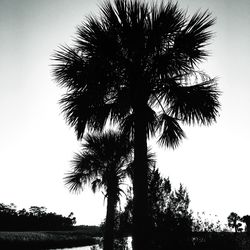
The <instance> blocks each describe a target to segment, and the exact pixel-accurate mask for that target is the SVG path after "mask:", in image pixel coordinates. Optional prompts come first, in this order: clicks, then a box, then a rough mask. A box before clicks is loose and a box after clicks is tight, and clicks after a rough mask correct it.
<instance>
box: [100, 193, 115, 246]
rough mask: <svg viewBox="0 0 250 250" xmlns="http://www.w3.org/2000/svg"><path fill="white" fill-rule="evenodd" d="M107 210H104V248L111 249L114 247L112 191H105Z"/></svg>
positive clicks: (113, 201) (113, 202)
mask: <svg viewBox="0 0 250 250" xmlns="http://www.w3.org/2000/svg"><path fill="white" fill-rule="evenodd" d="M107 196H108V198H107V212H106V223H105V229H104V241H103V249H104V250H113V248H114V224H115V223H114V221H115V207H116V197H115V195H113V194H112V193H111V194H110V193H108V192H107Z"/></svg>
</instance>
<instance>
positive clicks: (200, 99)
mask: <svg viewBox="0 0 250 250" xmlns="http://www.w3.org/2000/svg"><path fill="white" fill-rule="evenodd" d="M214 21H215V20H214V19H213V18H212V17H211V14H210V13H209V12H208V11H206V12H204V13H201V12H197V13H196V14H194V15H193V16H192V17H189V16H187V15H186V12H185V11H183V10H180V9H179V7H178V5H177V4H173V3H171V2H169V3H166V4H164V3H161V4H158V5H157V4H156V3H154V4H151V5H149V4H147V3H145V2H139V0H134V1H132V0H131V1H130V0H114V3H111V2H106V3H105V4H104V5H103V7H102V8H101V13H100V16H99V17H94V16H89V17H88V18H87V19H86V21H85V22H84V23H83V24H82V25H81V26H79V27H78V29H77V37H76V39H75V44H74V45H73V46H71V47H69V46H62V47H61V48H60V49H59V50H58V51H57V52H56V53H55V54H54V60H55V64H54V69H53V70H54V71H53V74H54V76H55V79H56V80H57V81H58V83H59V85H60V86H62V87H65V88H66V89H67V93H66V94H65V95H64V96H63V98H62V99H61V105H62V110H63V113H64V114H65V117H66V120H67V123H68V124H69V125H70V126H72V127H74V129H75V131H76V133H77V137H78V139H81V138H82V137H83V135H84V132H85V130H86V128H88V129H91V130H94V131H96V130H97V131H102V130H103V129H104V127H105V125H106V124H107V122H110V123H112V124H116V125H117V126H119V128H120V130H121V131H122V132H123V133H127V134H128V135H130V136H131V137H132V139H133V141H134V170H133V173H134V178H133V189H134V215H133V224H134V231H133V247H134V249H136V250H142V249H143V250H145V249H148V246H149V244H148V243H149V242H148V241H149V235H148V234H149V231H148V226H147V225H146V224H147V221H148V201H147V193H148V190H147V187H148V183H147V172H148V166H147V139H148V138H149V137H150V136H158V141H159V143H160V144H161V145H166V146H167V147H173V148H175V147H176V146H178V145H179V143H180V141H181V140H182V139H183V138H184V137H185V133H184V131H183V129H182V128H181V125H180V123H183V124H201V125H209V124H211V123H212V122H214V121H215V120H216V117H217V115H218V110H219V106H220V105H219V101H218V96H219V92H218V90H217V84H216V79H212V78H210V77H209V76H208V75H206V74H205V73H203V72H201V71H199V70H198V64H199V63H200V62H202V61H203V60H204V59H206V57H207V56H208V53H207V51H206V50H205V47H206V45H207V44H208V42H209V40H210V38H211V36H212V33H211V31H209V29H210V27H211V26H212V25H213V24H214Z"/></svg>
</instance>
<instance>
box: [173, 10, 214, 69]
mask: <svg viewBox="0 0 250 250" xmlns="http://www.w3.org/2000/svg"><path fill="white" fill-rule="evenodd" d="M214 23H215V19H214V18H212V17H211V13H209V12H208V11H206V12H204V13H201V12H197V13H196V14H195V15H193V16H192V17H191V19H190V21H189V22H188V23H187V25H186V27H185V28H184V29H183V30H182V32H180V33H179V34H178V35H177V37H176V39H175V43H174V49H175V50H176V51H178V52H179V54H178V56H181V55H183V56H184V58H186V59H188V60H189V61H190V63H191V65H196V64H197V63H198V62H200V61H202V60H203V59H205V58H206V57H207V55H208V52H207V51H206V50H204V47H205V46H206V45H207V44H208V41H209V40H210V39H211V37H212V32H211V31H209V30H208V29H209V28H210V27H211V26H212V25H214Z"/></svg>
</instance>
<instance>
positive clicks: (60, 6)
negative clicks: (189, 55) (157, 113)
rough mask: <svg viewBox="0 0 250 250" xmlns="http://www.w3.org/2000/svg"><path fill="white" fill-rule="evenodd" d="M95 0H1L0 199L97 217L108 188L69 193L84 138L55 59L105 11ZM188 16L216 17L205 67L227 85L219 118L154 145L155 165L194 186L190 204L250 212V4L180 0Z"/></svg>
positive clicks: (87, 220)
mask: <svg viewBox="0 0 250 250" xmlns="http://www.w3.org/2000/svg"><path fill="white" fill-rule="evenodd" d="M100 2H101V1H97V0H92V1H91V0H74V1H71V0H53V1H51V0H43V1H39V0H22V1H20V0H0V202H2V203H6V204H9V203H11V202H13V203H15V204H16V205H17V207H18V209H21V208H23V207H25V208H29V207H30V206H32V205H37V206H45V207H47V208H48V210H49V211H54V212H57V213H61V214H63V215H68V214H69V213H70V212H71V211H73V212H74V214H75V216H76V218H77V222H78V224H99V223H100V222H101V221H102V220H103V218H104V217H105V205H104V203H103V195H102V194H101V193H97V194H95V195H93V194H92V193H91V192H90V191H89V190H88V189H86V191H85V192H83V193H82V194H81V195H73V194H70V193H69V192H68V190H67V189H66V187H65V186H64V183H63V176H64V173H65V172H67V171H68V170H69V162H70V160H71V159H72V157H73V153H74V152H78V151H79V149H80V147H79V142H77V141H76V137H75V135H74V132H73V130H72V129H70V128H69V127H68V126H67V125H66V123H65V121H64V119H63V115H61V114H60V107H59V105H58V100H59V99H60V97H61V94H62V93H64V91H63V90H61V89H60V88H59V87H58V86H56V83H55V82H54V81H53V79H52V74H51V67H50V66H49V65H50V64H52V61H51V60H50V58H51V55H52V53H53V50H55V49H57V48H58V45H60V44H66V43H70V42H71V39H72V37H74V34H75V27H76V26H77V25H79V24H80V23H81V22H82V21H83V20H84V17H85V16H86V15H88V14H89V13H91V12H92V13H95V12H96V10H97V9H98V4H100ZM179 5H180V7H181V8H184V9H186V8H188V10H189V11H188V13H190V14H192V13H193V12H194V11H195V10H198V9H201V10H206V9H209V10H210V11H211V12H212V13H213V15H214V16H215V17H217V23H216V25H215V26H214V28H213V30H214V31H215V33H216V35H215V37H214V39H213V41H212V44H211V46H210V47H209V49H210V50H211V53H212V55H211V56H210V57H209V58H208V62H206V63H205V64H203V65H202V66H201V68H202V69H204V70H205V71H206V72H208V73H209V74H210V76H212V77H213V76H218V77H219V88H220V90H221V91H222V92H223V94H222V96H221V98H220V102H221V105H222V109H221V112H220V117H219V118H218V122H217V123H216V124H214V125H212V126H210V127H191V128H189V127H187V128H185V132H186V134H187V137H188V138H187V139H186V140H184V141H183V143H182V144H181V145H180V147H179V148H177V149H176V150H174V151H173V150H169V149H163V148H158V147H154V149H155V151H157V160H158V164H157V165H158V166H159V168H160V170H161V172H162V174H163V175H164V176H166V177H167V176H169V177H170V181H171V182H172V183H173V185H174V186H175V187H177V186H178V185H179V183H180V182H181V183H183V184H184V186H186V187H187V189H188V192H189V195H190V198H191V208H192V209H193V210H194V211H199V212H202V211H205V212H206V213H207V214H209V213H212V214H217V215H218V216H219V217H220V218H221V219H222V220H225V218H226V217H227V216H228V215H229V213H230V212H232V211H234V212H236V213H238V214H239V215H241V216H243V215H246V214H250V200H249V199H248V196H249V190H250V181H249V179H250V178H249V173H250V171H249V168H250V165H249V158H248V157H249V154H250V152H249V145H248V144H249V141H250V130H249V128H250V112H249V109H250V98H249V94H250V83H249V76H248V74H249V72H250V66H249V65H250V64H249V62H250V46H249V44H250V29H249V24H250V2H249V1H248V0H238V1H231V0H207V1H205V0H190V1H188V0H180V1H179Z"/></svg>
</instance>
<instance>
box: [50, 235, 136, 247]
mask: <svg viewBox="0 0 250 250" xmlns="http://www.w3.org/2000/svg"><path fill="white" fill-rule="evenodd" d="M101 249H102V248H100V247H99V245H92V246H85V247H71V248H57V249H53V250H101ZM125 249H126V250H131V249H132V237H128V238H127V246H126V248H125ZM51 250H52V249H51Z"/></svg>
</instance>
